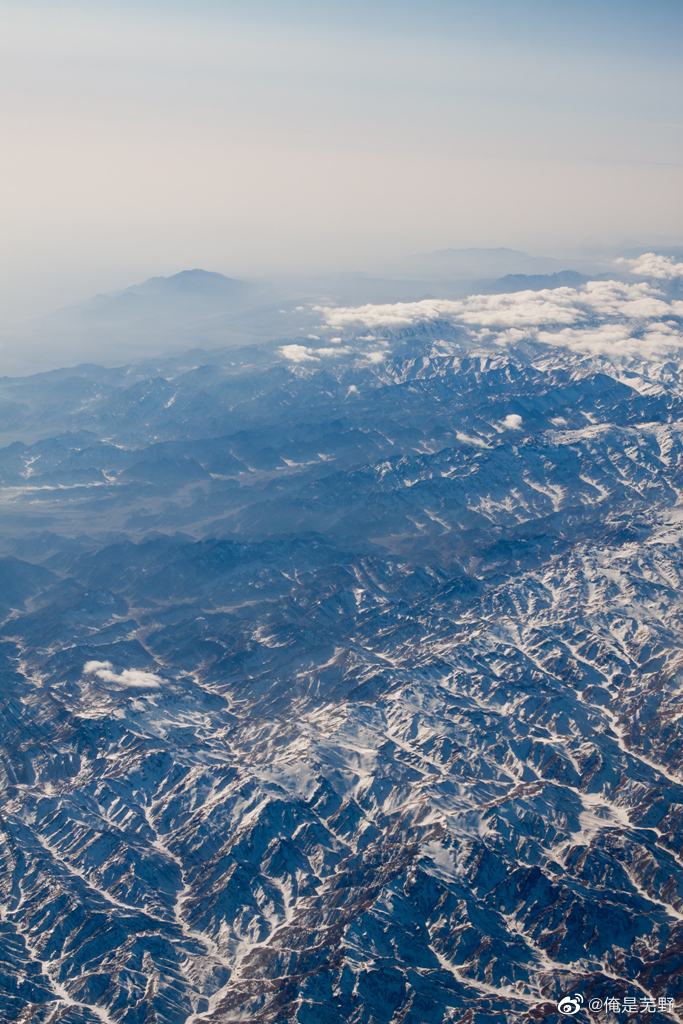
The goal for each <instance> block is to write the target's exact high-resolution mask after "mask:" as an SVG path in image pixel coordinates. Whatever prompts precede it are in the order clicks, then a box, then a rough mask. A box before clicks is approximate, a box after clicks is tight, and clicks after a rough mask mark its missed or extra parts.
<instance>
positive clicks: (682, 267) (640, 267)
mask: <svg viewBox="0 0 683 1024" xmlns="http://www.w3.org/2000/svg"><path fill="white" fill-rule="evenodd" d="M615 262H616V263H620V264H622V265H624V266H627V267H630V273H631V274H640V275H641V276H642V277H659V278H663V279H664V278H673V277H683V263H675V262H674V260H673V258H672V257H671V256H660V255H659V253H655V252H646V253H643V255H642V256H639V257H638V258H637V259H635V260H627V259H623V257H622V258H621V259H618V260H616V261H615Z"/></svg>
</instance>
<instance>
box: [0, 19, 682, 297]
mask: <svg viewBox="0 0 683 1024" xmlns="http://www.w3.org/2000/svg"><path fill="white" fill-rule="evenodd" d="M0 12H1V13H2V22H3V31H2V33H1V35H0V39H1V41H0V68H1V70H0V87H1V89H2V99H3V102H2V108H1V114H0V118H1V120H0V123H1V126H2V135H3V145H2V160H1V161H0V175H1V177H2V190H1V195H0V203H1V208H2V222H3V227H2V262H1V265H0V270H1V277H2V287H1V292H2V295H1V296H0V299H1V300H2V308H1V309H0V312H4V313H5V314H8V313H17V314H25V313H26V312H28V311H29V310H30V309H35V311H36V312H42V311H43V310H44V309H46V308H48V307H51V306H54V305H60V304H63V303H65V302H70V301H73V300H75V299H78V298H80V297H85V296H87V295H89V294H90V293H92V292H94V291H97V290H111V289H114V288H117V287H123V286H125V285H127V284H130V283H133V282H135V281H139V280H143V279H144V278H146V277H149V276H151V275H154V274H168V273H174V272H176V271H178V270H181V269H183V268H186V267H194V266H201V267H204V268H206V269H211V270H221V271H223V272H224V273H229V274H234V275H247V274H255V273H260V272H271V271H287V270H290V269H291V270H297V271H298V270H315V269H320V270H327V269H372V268H373V267H374V266H375V265H378V264H379V263H380V262H381V261H383V260H384V261H386V260H390V259H398V258H400V257H403V256H404V255H407V254H409V253H412V252H424V251H429V250H431V249H435V248H446V247H449V246H455V247H461V246H472V245H476V246H499V245H507V246H512V247H516V248H524V249H527V250H530V251H532V252H533V253H541V252H556V251H558V250H560V249H562V248H564V249H565V250H569V249H572V248H574V249H578V248H579V247H580V246H581V245H582V244H587V245H588V246H594V245H598V244H603V245H614V244H621V243H624V242H626V243H629V242H634V243H637V242H639V241H641V240H642V241H644V242H648V241H651V240H654V239H660V240H661V241H662V242H671V243H675V242H678V243H680V242H683V201H682V199H681V197H682V196H683V175H682V174H681V165H682V153H681V149H682V147H681V140H682V138H683V112H682V111H681V101H682V97H683V82H682V78H683V76H682V74H681V57H680V53H681V44H682V43H683V3H681V0H648V2H647V3H646V2H645V0H572V3H568V2H560V0H468V2H463V0H391V2H388V0H387V2H385V0H364V2H359V0H310V2H308V0H274V2H268V0H249V2H240V0H163V2H161V0H158V2H156V0H135V2H134V3H133V2H130V3H128V2H124V0H87V2H85V3H75V2H61V0H49V2H39V0H21V2H16V3H14V2H11V0H9V2H8V0H0Z"/></svg>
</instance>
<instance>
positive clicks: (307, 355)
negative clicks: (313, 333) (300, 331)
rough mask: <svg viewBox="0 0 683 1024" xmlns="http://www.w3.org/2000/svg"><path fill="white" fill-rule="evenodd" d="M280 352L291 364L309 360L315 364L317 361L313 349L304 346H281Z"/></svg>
mask: <svg viewBox="0 0 683 1024" xmlns="http://www.w3.org/2000/svg"><path fill="white" fill-rule="evenodd" d="M280 352H281V354H282V355H283V356H284V357H285V359H291V360H292V362H293V363H306V362H310V361H311V360H312V361H313V362H316V361H317V359H318V356H316V355H315V353H314V351H313V349H312V348H307V347H306V346H305V345H282V347H281V348H280Z"/></svg>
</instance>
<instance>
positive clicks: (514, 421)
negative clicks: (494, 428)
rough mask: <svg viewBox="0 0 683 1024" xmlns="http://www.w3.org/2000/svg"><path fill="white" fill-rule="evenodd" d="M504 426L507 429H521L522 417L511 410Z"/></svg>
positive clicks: (504, 421)
mask: <svg viewBox="0 0 683 1024" xmlns="http://www.w3.org/2000/svg"><path fill="white" fill-rule="evenodd" d="M503 426H504V427H505V429H506V430H521V429H522V417H521V416H518V415H517V413H516V412H510V413H508V414H507V416H506V417H505V419H504V420H503Z"/></svg>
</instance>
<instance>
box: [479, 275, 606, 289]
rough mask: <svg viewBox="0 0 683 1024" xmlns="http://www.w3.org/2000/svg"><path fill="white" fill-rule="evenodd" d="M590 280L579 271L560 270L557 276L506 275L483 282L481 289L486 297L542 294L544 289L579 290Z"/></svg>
mask: <svg viewBox="0 0 683 1024" xmlns="http://www.w3.org/2000/svg"><path fill="white" fill-rule="evenodd" d="M589 280H590V278H589V277H588V275H586V274H579V272H578V271H577V270H560V271H558V273H556V274H506V275H505V277H499V278H496V280H495V281H481V282H478V284H480V285H481V288H480V289H479V290H480V291H482V292H483V293H484V294H486V295H498V294H501V293H506V292H524V291H531V292H540V291H542V290H543V289H544V288H578V287H579V286H580V285H582V284H585V283H586V281H589Z"/></svg>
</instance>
